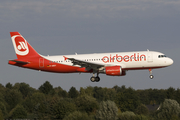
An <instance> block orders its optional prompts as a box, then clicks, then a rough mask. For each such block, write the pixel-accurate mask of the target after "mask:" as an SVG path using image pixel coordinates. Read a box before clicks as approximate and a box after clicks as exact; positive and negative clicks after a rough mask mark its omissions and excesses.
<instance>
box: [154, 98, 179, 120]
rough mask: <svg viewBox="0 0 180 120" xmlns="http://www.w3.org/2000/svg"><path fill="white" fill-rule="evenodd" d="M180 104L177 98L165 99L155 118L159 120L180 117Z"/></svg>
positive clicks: (170, 119)
mask: <svg viewBox="0 0 180 120" xmlns="http://www.w3.org/2000/svg"><path fill="white" fill-rule="evenodd" d="M179 114H180V106H179V103H178V102H177V101H176V100H171V99H165V101H164V102H163V103H162V105H161V106H160V109H159V110H158V111H157V112H156V113H155V118H156V119H159V120H172V119H175V118H178V116H179Z"/></svg>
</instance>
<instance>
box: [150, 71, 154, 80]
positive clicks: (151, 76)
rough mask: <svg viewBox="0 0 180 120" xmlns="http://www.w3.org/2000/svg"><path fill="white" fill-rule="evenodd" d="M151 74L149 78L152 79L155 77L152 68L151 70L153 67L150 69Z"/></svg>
mask: <svg viewBox="0 0 180 120" xmlns="http://www.w3.org/2000/svg"><path fill="white" fill-rule="evenodd" d="M149 74H150V76H149V78H150V79H153V78H154V76H153V75H152V70H151V69H149Z"/></svg>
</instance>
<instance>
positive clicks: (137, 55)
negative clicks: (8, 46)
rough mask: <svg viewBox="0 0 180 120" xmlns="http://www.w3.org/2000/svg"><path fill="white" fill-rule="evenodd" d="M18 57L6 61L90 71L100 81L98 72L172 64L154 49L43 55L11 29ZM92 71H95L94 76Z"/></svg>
mask: <svg viewBox="0 0 180 120" xmlns="http://www.w3.org/2000/svg"><path fill="white" fill-rule="evenodd" d="M10 35H11V39H12V43H13V46H14V50H15V53H16V55H17V59H14V60H9V62H8V64H10V65H14V66H18V67H23V68H29V69H34V70H39V71H45V72H54V73H93V75H92V77H91V78H90V80H91V81H92V82H99V81H100V77H99V74H100V73H103V74H106V75H109V76H125V75H126V71H128V70H143V69H147V70H149V74H150V76H149V77H150V79H153V78H154V76H153V75H152V69H156V68H163V67H167V66H170V65H172V64H173V60H172V59H171V58H168V57H166V55H165V54H163V53H160V52H156V51H149V50H147V51H135V52H114V53H94V54H77V53H75V55H58V56H49V55H48V56H43V55H41V54H39V53H38V52H36V51H35V49H34V48H33V47H32V46H31V45H30V44H29V43H28V42H27V41H26V40H25V39H24V37H23V36H22V35H21V34H20V33H19V32H10ZM95 74H97V75H96V76H95Z"/></svg>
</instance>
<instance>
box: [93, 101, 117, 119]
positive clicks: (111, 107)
mask: <svg viewBox="0 0 180 120" xmlns="http://www.w3.org/2000/svg"><path fill="white" fill-rule="evenodd" d="M117 114H118V108H117V106H116V104H115V103H114V102H113V101H103V102H101V103H100V105H99V110H98V111H97V113H96V115H95V118H96V119H97V120H116V119H117Z"/></svg>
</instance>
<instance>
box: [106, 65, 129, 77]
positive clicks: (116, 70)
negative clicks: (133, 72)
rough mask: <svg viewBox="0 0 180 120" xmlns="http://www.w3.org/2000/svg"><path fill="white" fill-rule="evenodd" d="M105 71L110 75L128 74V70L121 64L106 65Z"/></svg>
mask: <svg viewBox="0 0 180 120" xmlns="http://www.w3.org/2000/svg"><path fill="white" fill-rule="evenodd" d="M104 72H105V73H106V75H110V76H124V75H126V71H123V70H122V68H121V66H107V67H105V70H104Z"/></svg>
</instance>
